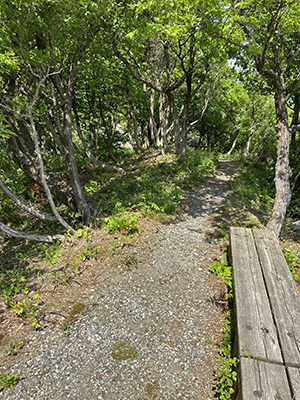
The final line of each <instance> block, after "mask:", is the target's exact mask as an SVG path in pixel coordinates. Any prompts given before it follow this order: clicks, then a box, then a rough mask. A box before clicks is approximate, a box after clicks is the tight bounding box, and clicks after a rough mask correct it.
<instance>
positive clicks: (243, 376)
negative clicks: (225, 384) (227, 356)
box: [237, 358, 292, 400]
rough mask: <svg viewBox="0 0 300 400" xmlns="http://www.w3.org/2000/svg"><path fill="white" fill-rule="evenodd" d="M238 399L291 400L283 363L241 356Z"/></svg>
mask: <svg viewBox="0 0 300 400" xmlns="http://www.w3.org/2000/svg"><path fill="white" fill-rule="evenodd" d="M237 398H238V399H241V400H242V399H243V400H258V399H263V400H274V399H276V400H277V399H278V400H291V398H292V395H291V391H290V387H289V383H288V379H287V374H286V371H285V368H284V366H283V365H278V364H272V363H269V362H264V361H261V360H252V359H248V358H242V359H241V361H240V365H239V374H238V397H237Z"/></svg>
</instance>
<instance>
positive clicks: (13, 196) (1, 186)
mask: <svg viewBox="0 0 300 400" xmlns="http://www.w3.org/2000/svg"><path fill="white" fill-rule="evenodd" d="M0 189H1V190H3V192H4V193H5V194H6V195H7V196H8V197H9V198H10V199H11V200H12V201H13V202H14V203H16V204H17V205H18V206H19V207H21V208H22V209H23V210H25V211H26V212H28V213H30V214H32V215H34V216H35V217H37V218H39V219H42V220H44V221H50V222H57V218H56V217H54V216H53V215H50V214H48V213H43V212H41V211H39V210H37V209H35V208H33V207H32V206H30V205H29V204H26V203H25V202H24V201H23V200H21V199H20V198H19V197H18V196H17V195H16V194H15V193H13V192H12V191H11V190H10V189H9V188H8V187H7V186H6V185H5V183H4V182H3V181H2V179H1V178H0Z"/></svg>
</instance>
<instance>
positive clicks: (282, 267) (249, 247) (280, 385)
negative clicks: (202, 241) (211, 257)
mask: <svg viewBox="0 0 300 400" xmlns="http://www.w3.org/2000/svg"><path fill="white" fill-rule="evenodd" d="M229 259H230V262H231V265H232V270H233V288H234V291H233V293H234V303H235V315H236V332H235V343H234V355H235V356H236V357H238V358H239V359H240V362H239V366H238V381H237V382H238V384H237V390H236V395H235V399H238V400H252V399H253V400H258V399H263V400H271V399H272V400H291V399H293V400H300V293H299V291H298V290H297V287H296V284H295V281H294V279H293V277H292V275H291V272H290V270H289V268H288V266H287V264H286V261H285V258H284V256H283V254H282V251H281V249H280V246H279V243H278V239H277V238H276V236H275V234H274V233H273V232H270V231H267V230H255V229H253V230H252V229H245V228H235V227H232V228H230V252H229Z"/></svg>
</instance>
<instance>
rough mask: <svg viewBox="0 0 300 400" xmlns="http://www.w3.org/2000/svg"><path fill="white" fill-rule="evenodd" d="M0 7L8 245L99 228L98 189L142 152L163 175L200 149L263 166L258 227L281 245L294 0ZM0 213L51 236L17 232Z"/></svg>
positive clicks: (289, 183)
mask: <svg viewBox="0 0 300 400" xmlns="http://www.w3.org/2000/svg"><path fill="white" fill-rule="evenodd" d="M0 4H1V5H0V23H1V35H0V45H1V53H0V71H1V74H0V84H1V95H0V105H1V107H0V118H1V125H0V147H1V148H0V152H1V161H0V163H1V175H0V176H1V180H0V187H1V189H2V192H3V193H1V201H0V202H1V210H0V212H1V218H2V222H1V224H0V228H1V230H3V231H4V232H5V233H8V234H9V235H12V236H16V237H24V238H27V239H34V240H40V241H46V242H51V241H52V240H53V239H54V238H55V235H54V233H55V232H58V230H59V229H58V228H57V227H56V228H53V226H55V225H57V223H60V224H61V225H62V226H63V228H64V229H65V230H68V231H69V232H70V233H74V232H75V230H76V221H77V222H78V221H80V222H81V223H85V222H88V221H91V220H93V218H94V217H95V216H97V215H99V213H100V214H101V213H104V214H103V215H105V202H104V200H103V198H101V196H95V195H94V194H95V192H96V190H97V189H99V187H100V186H101V185H105V184H108V182H110V181H111V180H113V179H115V177H116V176H122V174H124V173H126V165H127V166H128V165H130V162H131V161H130V160H133V159H134V155H138V154H143V152H146V151H148V150H149V149H156V150H157V151H159V152H160V154H161V156H162V157H163V160H164V162H163V163H165V164H166V165H167V163H168V161H169V157H170V154H173V153H174V152H175V155H176V159H177V161H176V162H177V163H178V165H180V163H183V162H184V160H185V159H186V158H187V157H188V154H189V152H193V157H194V158H197V157H203V154H204V153H203V150H205V151H208V152H213V153H214V154H223V155H227V156H228V157H229V156H233V155H234V154H235V155H237V156H238V157H244V158H249V159H251V160H254V161H255V162H260V163H264V164H266V165H267V166H268V168H269V169H270V171H272V172H271V174H273V176H272V180H271V183H270V187H269V190H270V191H272V190H273V187H274V188H275V201H274V204H273V209H272V213H271V215H270V218H269V221H268V224H267V228H268V229H270V230H273V231H275V232H276V234H277V235H279V234H280V231H281V228H282V225H283V222H284V218H285V215H286V211H287V207H288V205H289V203H290V201H291V198H292V193H293V194H294V196H295V199H294V200H293V207H294V208H293V212H292V214H291V215H292V217H293V218H295V219H297V218H299V213H298V212H297V209H298V203H297V196H298V194H299V176H300V163H299V161H298V156H299V152H300V136H299V131H300V124H299V109H300V97H299V93H300V73H299V62H300V58H299V52H300V1H299V0H293V1H285V0H265V1H260V2H257V1H254V0H250V1H232V2H227V1H214V0H212V1H202V0H199V1H194V0H189V1H181V0H180V1H176V2H174V1H171V0H159V1H158V0H151V1H145V0H139V1H126V0H124V1H118V0H116V1H115V0H112V1H109V2H108V1H106V0H104V1H101V2H100V1H97V0H94V1H92V0H80V1H74V0H66V1H59V0H36V1H33V0H28V1H26V0H19V1H4V0H1V3H0ZM201 149H202V150H201ZM201 151H202V152H201ZM194 158H193V159H194ZM125 159H126V163H122V162H123V161H124V160H125ZM163 163H162V164H163ZM191 168H193V166H191ZM195 168H196V167H195ZM195 170H196V169H195ZM95 171H96V175H97V178H93V180H91V178H92V177H93V176H94V175H95ZM87 182H89V185H87ZM104 182H105V183H104ZM116 182H117V181H116ZM272 182H273V183H272ZM116 185H118V183H116ZM272 185H273V186H272ZM158 189H159V188H158ZM133 190H134V189H133ZM41 193H42V194H41ZM109 193H110V194H109V196H111V198H110V200H109V201H110V202H112V198H113V196H114V189H112V190H111V191H110V192H109ZM37 196H39V200H40V201H37ZM124 196H126V194H124ZM158 197H159V195H158ZM8 199H10V200H8ZM144 200H145V199H144ZM9 201H12V202H13V203H14V204H17V205H18V207H21V208H22V209H23V210H25V211H26V213H30V214H33V215H34V216H35V217H36V218H38V219H40V220H42V221H44V222H45V221H47V223H49V224H52V225H51V226H52V228H51V229H52V231H51V232H52V233H51V232H50V231H49V232H50V233H49V232H48V233H46V234H43V232H41V231H40V230H38V229H37V228H36V226H35V227H34V229H32V232H29V231H28V232H27V231H26V225H23V227H22V230H18V229H17V226H18V224H17V223H16V217H15V215H14V212H12V205H11V204H12V203H9ZM145 203H147V201H146V200H145ZM151 204H152V205H151ZM151 204H150V205H149V207H150V208H151V207H152V208H153V207H154V208H155V207H160V205H159V204H158V203H157V202H156V203H155V201H152V203H151ZM114 207H115V208H113V207H111V209H110V212H112V213H113V212H116V211H117V210H118V208H119V207H120V205H119V204H118V203H117V202H115V203H114ZM126 207H127V209H130V204H127V206H126ZM74 221H75V223H74Z"/></svg>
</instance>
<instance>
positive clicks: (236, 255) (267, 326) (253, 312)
mask: <svg viewBox="0 0 300 400" xmlns="http://www.w3.org/2000/svg"><path fill="white" fill-rule="evenodd" d="M230 242H231V247H230V248H231V258H232V260H231V265H232V269H233V282H234V296H235V307H236V315H237V317H236V322H237V330H236V346H237V348H236V349H235V355H237V357H239V358H241V357H245V356H246V355H247V354H248V355H249V356H253V357H254V358H257V357H258V358H260V359H262V360H270V361H272V362H275V363H281V364H282V363H283V360H282V356H281V351H280V346H279V342H278V338H277V333H276V329H275V326H274V322H273V317H272V313H271V309H270V306H269V300H268V296H267V293H266V289H265V286H264V281H263V278H262V272H261V267H260V263H259V260H258V256H257V252H256V248H255V243H254V239H253V235H252V231H251V229H244V228H236V227H232V228H230ZM241 268H242V271H241V270H240V269H241ZM245 398H247V397H245Z"/></svg>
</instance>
